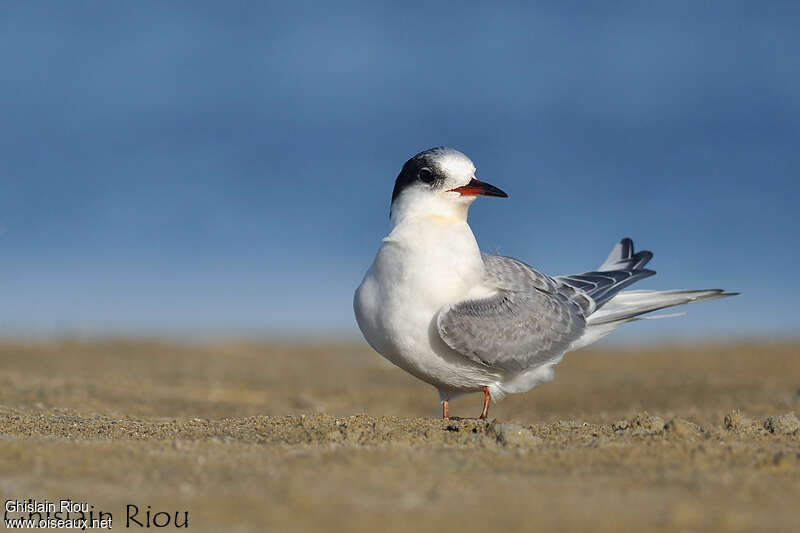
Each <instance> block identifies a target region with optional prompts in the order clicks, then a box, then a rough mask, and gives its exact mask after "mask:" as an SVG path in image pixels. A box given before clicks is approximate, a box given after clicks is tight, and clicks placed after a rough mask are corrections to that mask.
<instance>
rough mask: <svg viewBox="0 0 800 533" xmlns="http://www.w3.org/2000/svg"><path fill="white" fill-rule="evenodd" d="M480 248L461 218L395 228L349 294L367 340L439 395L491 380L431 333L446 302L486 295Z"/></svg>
mask: <svg viewBox="0 0 800 533" xmlns="http://www.w3.org/2000/svg"><path fill="white" fill-rule="evenodd" d="M483 278H484V265H483V260H482V259H481V255H480V250H479V249H478V245H477V243H476V241H475V237H474V235H473V234H472V230H471V229H470V227H469V225H468V224H467V223H466V220H452V219H448V218H442V217H439V218H436V217H433V218H431V217H427V218H425V219H414V220H409V221H405V222H403V223H401V224H398V225H397V226H395V228H394V229H393V231H392V232H391V233H390V234H389V236H388V237H386V238H385V239H384V242H383V245H382V246H381V248H380V250H379V251H378V254H377V256H376V257H375V261H374V262H373V263H372V266H371V267H370V269H369V271H368V272H367V274H366V276H365V277H364V281H363V282H362V284H361V286H360V287H359V288H358V290H357V291H356V294H355V300H354V308H355V313H356V320H357V321H358V325H359V327H360V328H361V331H362V333H363V334H364V337H365V338H366V339H367V342H369V343H370V345H371V346H372V347H373V348H374V349H375V350H376V351H377V352H378V353H380V354H382V355H383V356H384V357H386V358H387V359H389V360H390V361H392V362H393V363H394V364H396V365H397V366H399V367H401V368H403V369H404V370H406V371H408V372H410V373H411V374H413V375H415V376H417V377H418V378H420V379H422V380H424V381H427V382H428V383H431V384H433V385H434V386H436V387H437V388H439V389H440V390H477V389H479V388H480V387H481V386H483V385H487V384H488V383H487V380H488V381H492V382H493V381H495V380H496V379H497V376H496V375H495V374H494V373H493V372H492V371H490V370H489V369H488V368H486V367H485V366H483V365H480V364H478V363H475V362H473V361H471V360H469V359H467V358H466V357H464V356H462V355H460V354H458V353H457V352H455V351H453V350H451V349H450V348H449V347H448V346H447V345H446V344H444V342H443V341H442V340H441V339H440V337H439V335H438V333H437V330H436V321H435V318H436V313H437V312H438V311H439V310H440V309H441V308H442V307H443V306H444V305H447V304H452V303H455V302H458V301H461V300H464V299H468V298H479V297H485V296H488V295H489V294H491V293H492V292H493V291H492V289H491V288H487V287H485V286H484V285H483V284H482V282H483Z"/></svg>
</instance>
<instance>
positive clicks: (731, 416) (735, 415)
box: [723, 409, 747, 430]
mask: <svg viewBox="0 0 800 533" xmlns="http://www.w3.org/2000/svg"><path fill="white" fill-rule="evenodd" d="M723 423H724V424H725V429H729V430H736V429H742V428H744V427H745V426H747V421H746V420H745V418H744V417H743V416H742V413H741V411H739V410H738V409H734V410H733V411H731V412H730V413H728V414H727V415H725V420H724V421H723Z"/></svg>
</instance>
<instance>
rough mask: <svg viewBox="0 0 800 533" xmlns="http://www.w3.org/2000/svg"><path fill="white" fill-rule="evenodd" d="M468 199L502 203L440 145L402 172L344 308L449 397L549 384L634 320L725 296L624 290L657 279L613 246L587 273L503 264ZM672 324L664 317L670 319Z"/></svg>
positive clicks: (372, 340)
mask: <svg viewBox="0 0 800 533" xmlns="http://www.w3.org/2000/svg"><path fill="white" fill-rule="evenodd" d="M478 196H497V197H502V198H507V197H508V195H507V194H506V193H504V192H503V191H501V190H500V189H498V188H497V187H494V186H493V185H489V184H488V183H484V182H482V181H478V180H477V179H476V178H475V165H474V164H473V163H472V161H471V160H470V159H469V158H468V157H467V156H465V155H464V154H462V153H461V152H459V151H457V150H454V149H452V148H445V147H438V148H432V149H430V150H426V151H424V152H421V153H419V154H417V155H415V156H414V157H412V158H411V159H409V160H408V161H406V163H405V164H404V165H403V168H402V170H401V171H400V175H399V176H398V177H397V180H396V182H395V186H394V191H393V193H392V203H391V209H390V220H391V231H390V232H389V235H387V236H386V237H385V238H384V239H383V244H382V245H381V247H380V249H379V250H378V253H377V255H376V257H375V260H374V261H373V263H372V266H370V268H369V270H368V271H367V273H366V275H365V277H364V280H363V281H362V282H361V285H360V286H359V287H358V289H357V290H356V293H355V298H354V301H353V307H354V310H355V315H356V320H357V321H358V326H359V328H360V329H361V332H362V333H363V334H364V338H365V339H366V340H367V342H368V343H369V344H370V345H371V346H372V347H373V348H374V349H375V350H376V351H377V352H378V353H380V354H381V355H383V356H384V357H385V358H387V359H388V360H389V361H391V362H392V363H394V364H395V365H397V366H399V367H400V368H402V369H403V370H406V371H407V372H409V373H410V374H412V375H414V376H416V377H417V378H419V379H421V380H423V381H425V382H427V383H430V384H431V385H433V386H434V387H436V389H437V390H438V391H439V398H440V401H441V403H442V416H443V418H445V419H447V418H449V417H450V416H449V401H450V400H451V399H453V398H455V397H456V396H459V395H461V394H464V393H469V392H480V391H483V394H484V402H483V410H482V411H481V414H480V418H486V417H487V416H488V412H489V402H490V401H491V400H492V399H494V400H495V401H497V400H499V399H501V398H502V397H503V396H504V395H506V394H511V393H520V392H527V391H529V390H530V389H532V388H533V387H534V386H536V385H537V384H538V383H541V382H543V381H549V380H551V379H552V378H553V368H552V367H553V365H555V364H556V363H558V362H559V361H560V360H561V358H562V357H563V356H564V354H565V353H567V352H569V351H572V350H577V349H578V348H582V347H584V346H586V345H588V344H591V343H593V342H595V341H597V340H598V339H600V338H602V337H604V336H605V335H608V334H609V333H611V332H612V331H613V330H615V329H617V328H618V327H619V326H621V325H622V324H624V323H626V322H630V321H633V320H639V319H641V318H656V317H641V316H640V315H642V314H644V313H649V312H651V311H655V310H658V309H663V308H665V307H672V306H674V305H681V304H688V303H693V302H699V301H702V300H710V299H713V298H721V297H724V296H732V295H733V294H735V293H725V292H724V291H722V290H720V289H710V290H670V291H622V289H623V288H625V287H627V286H628V285H630V284H632V283H634V282H636V281H638V280H640V279H642V278H646V277H648V276H652V275H653V274H655V272H654V271H652V270H647V269H645V268H644V267H645V265H646V264H647V262H648V261H649V260H650V259H651V258H652V257H653V254H652V253H650V252H648V251H641V252H638V253H634V250H633V242H632V241H631V240H630V239H627V238H626V239H622V240H621V241H620V242H619V243H618V244H616V245H615V246H614V248H613V250H612V251H611V254H610V255H609V256H608V259H606V261H605V262H604V263H603V264H602V265H601V266H600V267H599V268H598V269H597V270H596V271H589V272H583V273H581V274H574V275H568V276H556V277H550V276H547V275H545V274H542V273H541V272H539V271H537V270H536V269H534V268H533V267H531V266H529V265H527V264H525V263H523V262H522V261H519V260H517V259H513V258H510V257H503V256H497V255H488V254H483V253H481V251H480V249H479V248H478V243H477V242H476V241H475V236H474V235H473V234H472V230H471V229H470V227H469V224H468V223H467V211H468V210H469V206H470V205H471V204H472V202H474V201H475V199H476V198H477V197H478ZM669 316H672V315H669Z"/></svg>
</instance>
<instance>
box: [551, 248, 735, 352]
mask: <svg viewBox="0 0 800 533" xmlns="http://www.w3.org/2000/svg"><path fill="white" fill-rule="evenodd" d="M652 257H653V254H652V253H651V252H649V251H641V252H638V253H634V251H633V241H632V240H631V239H628V238H625V239H622V240H621V241H620V242H619V243H617V244H616V245H615V246H614V248H613V249H612V250H611V254H609V256H608V259H606V260H605V262H604V263H603V264H602V265H601V266H600V267H599V268H598V269H597V270H596V271H592V272H583V273H581V274H572V275H569V276H559V277H557V278H556V279H557V280H558V281H561V282H562V283H565V284H567V285H571V286H572V287H575V288H577V289H581V290H582V291H584V292H585V293H586V294H588V295H589V297H591V298H592V300H594V303H595V308H594V311H593V312H592V314H591V315H589V317H588V318H587V320H586V326H587V328H586V332H585V333H584V335H583V336H582V337H581V338H580V339H578V340H576V341H575V342H573V343H572V345H571V349H572V350H576V349H578V348H582V347H584V346H587V345H589V344H591V343H593V342H595V341H597V340H599V339H601V338H603V337H605V336H606V335H608V334H609V333H611V332H612V331H614V330H615V329H617V328H618V327H620V326H621V325H622V324H624V323H626V322H632V321H634V320H643V319H648V318H666V317H671V316H677V315H682V314H683V313H675V314H669V315H657V316H647V317H645V316H641V315H644V314H646V313H650V312H652V311H658V310H659V309H665V308H667V307H673V306H676V305H683V304H691V303H695V302H702V301H705V300H713V299H716V298H724V297H726V296H735V295H736V294H739V293H736V292H725V291H723V290H722V289H706V290H667V291H623V290H622V289H623V288H625V287H627V286H629V285H631V284H632V283H635V282H636V281H639V280H640V279H643V278H646V277H649V276H652V275H653V274H655V271H653V270H648V269H645V268H644V266H645V265H646V264H647V262H648V261H650V259H652Z"/></svg>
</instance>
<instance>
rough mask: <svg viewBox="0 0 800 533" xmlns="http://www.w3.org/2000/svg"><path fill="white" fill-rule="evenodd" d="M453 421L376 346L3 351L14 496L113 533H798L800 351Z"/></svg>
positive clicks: (606, 378) (659, 370)
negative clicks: (68, 505) (154, 526)
mask: <svg viewBox="0 0 800 533" xmlns="http://www.w3.org/2000/svg"><path fill="white" fill-rule="evenodd" d="M480 405H481V397H480V395H470V396H466V397H463V398H460V399H459V400H457V401H455V402H454V403H453V408H452V413H453V414H455V415H459V416H474V415H476V414H477V413H478V412H479V410H480ZM439 413H440V408H439V405H438V403H437V397H436V394H435V392H434V390H433V389H432V388H431V387H429V386H427V385H425V384H423V383H421V382H418V381H416V380H415V379H413V378H411V377H410V376H408V375H406V374H405V373H404V372H402V371H400V370H399V369H396V368H394V367H392V366H391V365H389V364H388V363H386V362H384V361H383V360H382V359H380V358H379V357H378V356H377V355H375V354H374V353H372V352H371V351H370V350H369V349H368V348H367V347H363V346H343V345H336V344H330V345H329V344H325V343H320V344H317V345H307V346H302V347H298V346H288V345H286V346H281V345H269V346H267V345H254V344H235V343H226V344H220V345H213V346H211V345H209V346H201V347H190V346H180V345H171V344H166V343H158V342H121V341H114V342H91V343H90V342H59V343H49V344H18V343H17V344H15V343H4V344H0V492H1V493H2V495H3V499H4V500H6V499H16V500H27V499H28V498H33V499H36V500H39V501H44V500H45V499H47V500H50V501H56V502H57V501H58V500H60V499H66V498H69V499H72V500H73V501H76V502H87V503H88V504H89V505H93V506H94V512H98V511H105V512H109V513H111V514H112V516H113V524H114V529H124V528H125V525H126V523H125V522H126V520H125V518H126V505H128V504H131V505H136V506H138V507H139V509H140V513H139V514H138V515H137V517H138V519H139V520H140V521H142V522H144V520H145V512H146V511H147V506H148V505H149V506H150V511H151V515H155V513H156V512H159V511H165V512H169V514H170V515H173V516H172V518H171V520H174V513H175V511H179V513H180V514H179V518H180V520H181V521H182V520H183V513H184V512H185V511H188V513H189V528H190V529H191V530H194V531H222V530H232V531H265V530H267V531H317V530H318V531H358V532H360V531H363V532H366V531H415V532H421V531H429V530H436V531H449V530H459V531H460V530H478V529H480V530H484V531H487V530H490V531H523V530H524V531H531V530H541V531H573V530H578V529H583V530H587V529H591V530H595V531H621V530H630V531H642V530H653V531H699V530H707V531H753V530H762V531H763V530H770V531H797V530H798V528H799V527H800V506H798V502H800V422H798V420H797V417H796V416H795V415H794V413H800V345H797V344H794V345H792V344H783V345H778V344H774V345H770V344H753V345H738V346H716V345H709V346H697V347H691V348H686V347H676V348H672V347H663V348H660V349H651V350H631V349H629V350H613V351H612V350H594V351H592V350H587V351H583V352H578V353H575V354H570V355H569V356H568V357H567V358H566V360H565V361H564V363H562V364H561V365H559V367H558V368H557V371H556V380H555V381H554V382H552V383H548V384H545V385H542V386H540V387H538V388H537V389H534V390H533V391H532V392H530V393H528V394H525V395H518V396H514V397H510V398H507V399H506V400H504V401H503V402H501V403H499V404H497V405H494V406H493V407H492V410H491V412H490V415H491V417H490V420H489V421H487V422H484V421H477V420H461V421H451V422H445V421H441V420H438V419H437V417H438V416H439ZM20 514H21V513H10V515H9V516H19V515H20ZM22 514H24V513H22ZM165 516H166V515H161V516H160V518H161V520H163V519H164V517H165ZM130 525H131V526H132V527H133V528H138V526H137V524H136V523H135V522H131V523H130ZM171 527H172V525H170V528H171Z"/></svg>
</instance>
